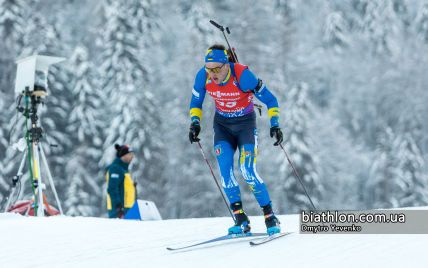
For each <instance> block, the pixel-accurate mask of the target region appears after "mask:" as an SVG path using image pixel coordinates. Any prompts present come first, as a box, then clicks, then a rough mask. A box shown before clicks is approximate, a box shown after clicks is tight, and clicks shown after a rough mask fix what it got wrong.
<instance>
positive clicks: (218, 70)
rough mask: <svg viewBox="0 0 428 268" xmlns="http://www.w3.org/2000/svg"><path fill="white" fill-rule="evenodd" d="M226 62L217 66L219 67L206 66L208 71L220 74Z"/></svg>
mask: <svg viewBox="0 0 428 268" xmlns="http://www.w3.org/2000/svg"><path fill="white" fill-rule="evenodd" d="M225 64H226V63H223V65H221V66H217V67H214V68H208V67H205V71H207V72H208V73H215V74H218V73H219V72H220V71H221V68H223V66H224V65H225Z"/></svg>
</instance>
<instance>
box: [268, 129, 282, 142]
mask: <svg viewBox="0 0 428 268" xmlns="http://www.w3.org/2000/svg"><path fill="white" fill-rule="evenodd" d="M274 136H275V139H276V142H275V143H274V144H273V145H275V146H278V145H280V144H281V143H282V141H283V135H282V131H281V129H280V128H279V127H271V128H270V137H271V138H273V137H274Z"/></svg>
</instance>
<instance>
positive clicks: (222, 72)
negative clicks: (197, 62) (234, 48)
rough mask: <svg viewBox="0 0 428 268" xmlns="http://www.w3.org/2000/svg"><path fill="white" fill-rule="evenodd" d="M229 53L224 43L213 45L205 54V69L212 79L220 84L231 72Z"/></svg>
mask: <svg viewBox="0 0 428 268" xmlns="http://www.w3.org/2000/svg"><path fill="white" fill-rule="evenodd" d="M229 68H230V65H229V55H228V53H227V50H226V48H225V47H224V46H223V45H219V44H216V45H212V46H211V47H210V48H208V50H207V53H206V54H205V70H206V71H207V73H208V75H209V76H210V78H211V80H213V81H214V83H216V84H220V83H221V82H223V80H224V79H225V78H226V76H227V74H228V73H229Z"/></svg>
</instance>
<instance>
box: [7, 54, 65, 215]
mask: <svg viewBox="0 0 428 268" xmlns="http://www.w3.org/2000/svg"><path fill="white" fill-rule="evenodd" d="M64 60H65V58H60V57H51V56H43V55H33V56H30V57H26V58H23V59H20V60H18V61H16V63H17V64H18V67H17V72H16V82H15V94H16V95H17V96H18V104H17V109H18V111H19V112H21V113H22V114H23V115H24V117H25V125H26V128H25V129H26V131H25V135H24V138H21V139H20V140H19V141H18V142H16V143H15V144H14V145H13V146H12V147H13V148H15V149H18V150H19V151H21V152H23V156H22V160H21V164H20V165H19V169H18V172H17V175H16V176H14V177H13V179H12V188H11V192H10V194H9V197H8V198H7V203H6V207H5V211H12V212H14V211H16V212H18V213H22V214H24V215H35V216H44V215H45V213H47V214H48V215H54V214H63V212H62V208H61V203H60V201H59V198H58V195H57V192H56V189H55V185H54V182H53V178H52V175H51V172H50V170H49V167H48V163H47V159H46V156H45V153H44V150H43V147H42V144H41V138H42V133H43V130H42V128H41V127H40V124H39V122H38V121H39V115H38V105H39V104H40V103H43V99H44V98H46V97H47V96H48V95H49V94H48V69H49V66H50V65H52V64H55V63H59V62H61V61H64ZM22 100H23V103H21V102H22ZM21 105H22V106H21ZM25 164H27V165H28V170H29V173H28V177H29V179H30V180H31V186H32V190H33V198H32V199H31V200H28V201H25V209H24V210H22V204H21V203H20V204H15V205H12V204H13V202H12V200H13V197H14V196H15V199H17V198H18V197H19V196H20V191H21V183H20V179H21V178H22V176H23V175H24V173H23V171H24V166H25ZM41 168H44V173H42V172H41ZM45 175H46V177H47V180H45V177H44V176H45ZM45 181H46V182H49V184H50V186H51V188H52V192H53V193H54V195H55V199H56V201H57V204H58V207H59V211H56V212H54V211H53V210H51V209H50V206H49V205H48V203H47V198H46V196H45V195H44V193H43V190H45V189H46V186H45ZM17 185H19V187H18V188H19V189H18V190H16V188H17V187H16V186H17ZM16 191H17V194H16V193H15V192H16ZM15 201H16V200H15ZM11 205H12V206H11ZM45 209H46V212H45Z"/></svg>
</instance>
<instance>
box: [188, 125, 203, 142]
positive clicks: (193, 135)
mask: <svg viewBox="0 0 428 268" xmlns="http://www.w3.org/2000/svg"><path fill="white" fill-rule="evenodd" d="M199 132H201V125H199V122H198V121H193V122H192V124H190V131H189V140H190V143H194V142H198V141H200V139H199V138H198V135H199Z"/></svg>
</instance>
